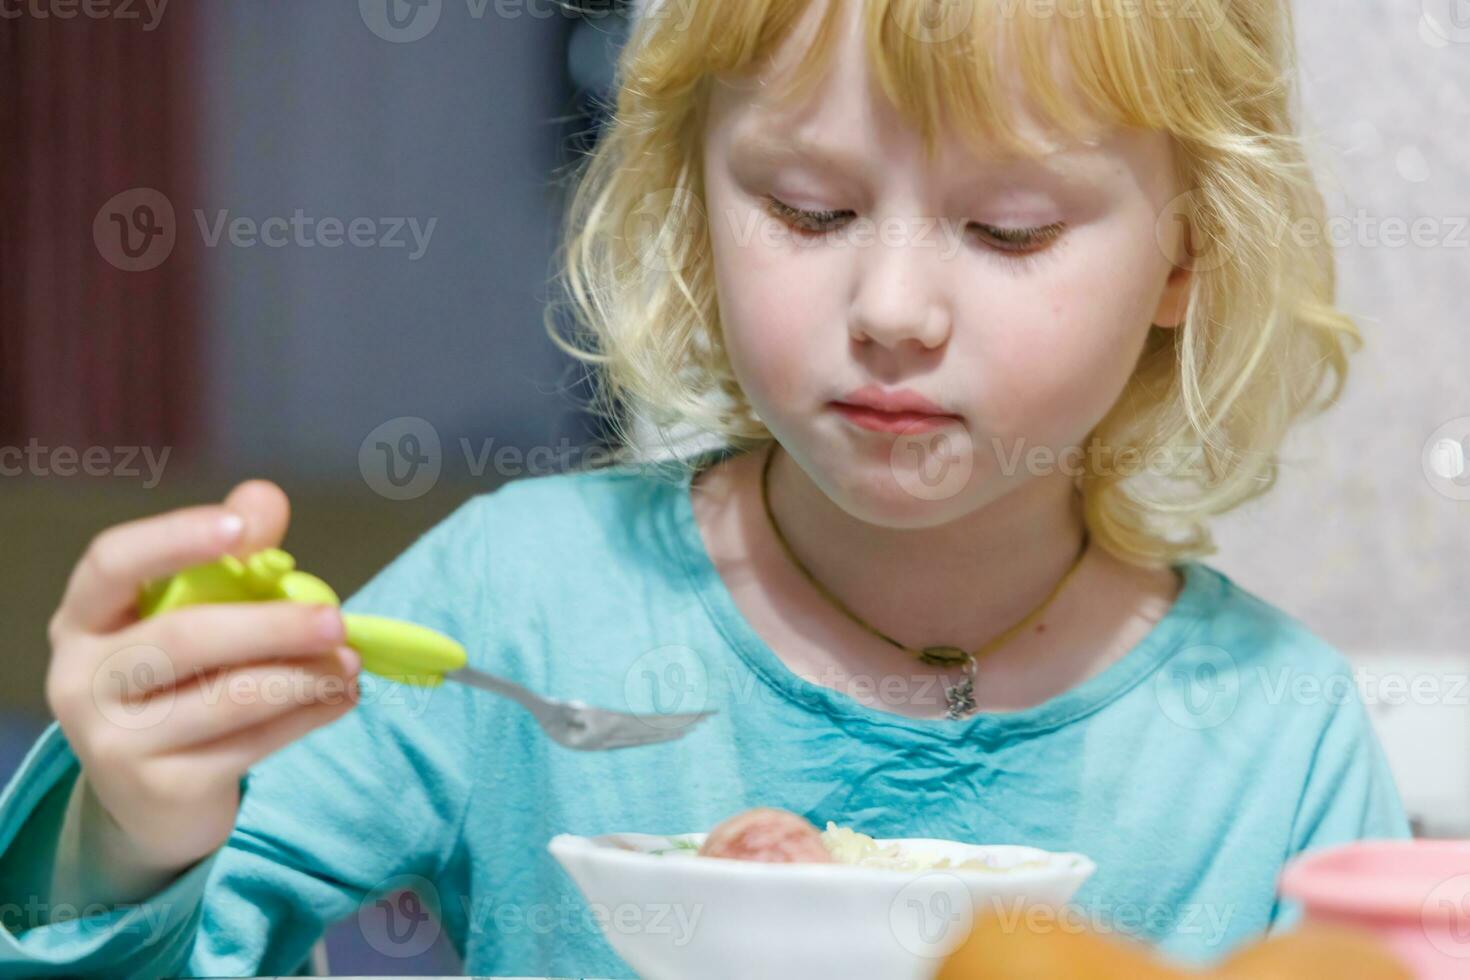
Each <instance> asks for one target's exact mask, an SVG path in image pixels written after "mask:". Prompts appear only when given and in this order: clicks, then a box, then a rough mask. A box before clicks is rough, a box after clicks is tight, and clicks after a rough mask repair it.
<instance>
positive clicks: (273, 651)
mask: <svg viewBox="0 0 1470 980" xmlns="http://www.w3.org/2000/svg"><path fill="white" fill-rule="evenodd" d="M345 638H346V627H345V626H344V624H343V622H342V610H341V609H339V608H337V607H336V606H333V605H329V604H324V603H305V602H291V601H289V600H285V599H281V600H275V601H271V602H218V603H216V602H210V603H201V604H200V605H197V606H183V607H181V608H179V609H171V610H169V611H168V612H166V613H160V614H159V615H157V616H153V617H150V618H148V619H145V620H142V621H141V622H137V623H134V624H133V625H131V626H129V627H127V628H126V629H123V630H120V631H118V632H117V633H114V634H113V635H112V636H111V637H109V638H108V645H109V646H111V647H112V648H113V649H115V650H118V651H136V653H135V654H133V653H130V654H127V655H120V656H119V657H118V660H119V661H120V662H117V663H114V664H113V666H114V667H116V668H117V669H120V670H123V671H125V672H126V671H128V670H129V667H130V666H131V658H132V657H134V656H136V657H137V658H139V659H143V660H147V661H148V662H149V663H158V662H162V663H163V664H164V667H165V669H163V670H158V669H154V671H153V673H154V674H155V675H156V678H155V679H153V680H151V681H149V682H148V683H147V684H146V685H145V688H146V689H160V688H165V687H174V686H179V685H182V684H185V683H187V682H188V681H190V680H192V679H194V678H196V677H198V676H199V675H201V674H204V673H207V672H208V671H212V670H218V669H220V668H227V667H238V666H243V665H245V664H248V663H252V662H257V661H263V660H277V659H282V658H293V657H310V656H318V655H321V654H324V653H330V652H331V651H333V650H335V649H336V648H337V647H338V646H339V645H341V644H342V642H343V640H344V639H345Z"/></svg>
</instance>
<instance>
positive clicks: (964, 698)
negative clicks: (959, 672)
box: [944, 677, 975, 721]
mask: <svg viewBox="0 0 1470 980" xmlns="http://www.w3.org/2000/svg"><path fill="white" fill-rule="evenodd" d="M944 697H945V699H946V700H947V701H948V702H949V707H947V708H946V709H945V711H944V717H945V718H947V719H948V720H950V721H959V720H960V719H961V718H964V717H965V716H966V715H968V714H969V713H970V712H972V711H974V710H975V682H974V681H973V680H971V679H970V678H968V677H966V678H965V679H964V680H962V681H960V682H959V683H958V684H949V685H947V686H946V687H945V688H944Z"/></svg>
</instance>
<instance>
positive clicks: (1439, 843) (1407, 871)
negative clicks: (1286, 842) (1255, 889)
mask: <svg viewBox="0 0 1470 980" xmlns="http://www.w3.org/2000/svg"><path fill="white" fill-rule="evenodd" d="M1279 884H1280V888H1281V894H1282V895H1283V896H1285V897H1286V898H1291V899H1296V900H1298V901H1300V902H1301V903H1302V906H1303V908H1302V922H1303V923H1306V922H1309V921H1310V922H1319V923H1325V924H1330V925H1340V926H1347V927H1349V928H1354V929H1360V930H1362V931H1364V932H1368V933H1371V934H1373V935H1374V936H1376V937H1378V938H1379V939H1380V940H1381V941H1382V942H1383V943H1384V944H1385V945H1386V946H1387V947H1388V948H1389V949H1390V950H1391V951H1392V952H1393V953H1394V954H1395V955H1397V956H1398V957H1399V959H1401V960H1403V962H1404V965H1405V966H1407V967H1409V969H1411V970H1413V971H1414V976H1415V977H1416V978H1418V980H1449V978H1451V977H1455V978H1458V980H1464V978H1466V977H1470V840H1375V841H1355V842H1353V843H1351V844H1344V845H1342V846H1340V847H1332V848H1324V849H1322V850H1319V851H1312V852H1310V853H1308V854H1304V855H1302V856H1301V857H1298V858H1297V859H1296V860H1294V861H1292V862H1290V863H1289V864H1288V865H1287V866H1286V869H1285V870H1284V871H1283V872H1282V873H1281V880H1280V883H1279Z"/></svg>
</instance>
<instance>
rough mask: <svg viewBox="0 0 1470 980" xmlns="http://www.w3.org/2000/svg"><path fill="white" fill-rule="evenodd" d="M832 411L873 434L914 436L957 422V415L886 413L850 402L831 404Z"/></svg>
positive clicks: (905, 412) (941, 413) (958, 418)
mask: <svg viewBox="0 0 1470 980" xmlns="http://www.w3.org/2000/svg"><path fill="white" fill-rule="evenodd" d="M830 405H831V407H832V409H833V410H834V411H836V412H837V413H838V414H839V415H841V416H842V417H843V418H845V419H847V421H849V422H851V423H852V424H853V425H856V426H858V427H859V428H862V429H868V430H870V431H873V432H896V433H900V434H905V435H914V434H918V433H921V432H932V431H933V430H935V429H940V428H943V427H944V426H946V425H949V424H952V423H955V422H958V421H959V420H960V417H959V416H958V415H950V414H946V413H943V412H910V411H899V412H887V411H884V410H882V409H878V408H873V407H871V406H869V405H854V404H851V403H850V402H831V403H830Z"/></svg>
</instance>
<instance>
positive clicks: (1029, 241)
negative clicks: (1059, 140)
mask: <svg viewBox="0 0 1470 980" xmlns="http://www.w3.org/2000/svg"><path fill="white" fill-rule="evenodd" d="M765 203H766V210H767V212H768V213H769V214H771V215H772V216H773V217H776V218H778V219H779V220H781V221H783V222H785V223H786V224H787V225H789V226H790V227H791V228H792V229H793V230H795V231H796V232H798V233H799V234H803V235H807V236H810V237H820V236H822V235H826V234H829V233H831V232H833V231H836V230H837V229H838V228H840V227H841V226H842V225H843V224H844V223H845V222H846V221H848V220H849V219H851V218H854V217H856V216H857V215H856V212H854V211H850V210H827V211H807V210H803V209H802V208H795V207H792V206H791V205H789V204H787V203H785V202H784V201H782V200H780V199H779V198H776V197H773V196H772V195H770V194H767V195H765ZM1066 227H1067V226H1066V223H1065V222H1061V221H1057V222H1053V223H1052V224H1049V225H1040V226H1037V227H1031V228H1007V227H1002V226H998V225H987V224H984V223H982V222H978V221H972V222H970V224H969V225H968V228H969V229H973V230H974V231H976V232H978V233H979V237H981V239H982V240H983V241H984V242H985V243H986V244H987V245H989V246H990V247H991V248H992V249H994V250H995V251H998V252H1004V253H1009V254H1011V255H1016V256H1026V255H1029V254H1031V253H1034V252H1038V251H1040V250H1041V249H1043V248H1045V247H1046V246H1047V245H1050V244H1051V243H1052V242H1053V241H1055V240H1056V238H1057V237H1058V236H1060V235H1061V233H1062V232H1063V231H1065V230H1066Z"/></svg>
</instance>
